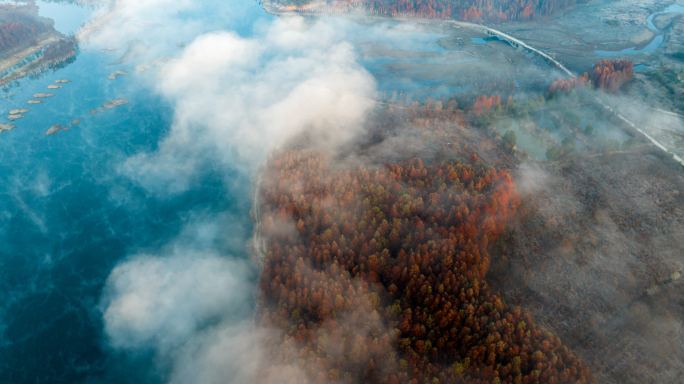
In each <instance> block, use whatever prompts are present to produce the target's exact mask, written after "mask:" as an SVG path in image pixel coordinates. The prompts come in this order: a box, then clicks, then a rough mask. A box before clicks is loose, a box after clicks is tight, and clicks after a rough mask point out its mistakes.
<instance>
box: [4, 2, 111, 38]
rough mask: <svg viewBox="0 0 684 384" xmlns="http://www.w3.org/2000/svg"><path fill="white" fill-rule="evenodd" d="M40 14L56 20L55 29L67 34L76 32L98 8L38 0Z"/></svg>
mask: <svg viewBox="0 0 684 384" xmlns="http://www.w3.org/2000/svg"><path fill="white" fill-rule="evenodd" d="M6 3H17V2H16V1H10V0H0V4H6ZM36 5H37V6H38V8H39V9H38V15H39V16H42V17H46V18H48V19H52V20H54V21H55V29H56V30H57V31H59V32H61V33H63V34H65V35H70V34H72V33H75V32H76V31H77V30H78V29H79V28H80V27H81V25H83V23H85V22H86V21H88V20H89V18H90V16H91V15H92V14H93V12H95V11H97V9H98V8H93V7H88V6H84V5H79V4H74V3H65V2H59V3H55V2H47V1H43V0H36Z"/></svg>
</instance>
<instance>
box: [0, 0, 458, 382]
mask: <svg viewBox="0 0 684 384" xmlns="http://www.w3.org/2000/svg"><path fill="white" fill-rule="evenodd" d="M38 5H39V6H40V7H41V10H40V15H41V16H44V17H50V18H53V19H54V20H55V26H56V28H57V29H58V30H59V31H61V32H62V33H65V34H69V33H73V32H75V31H76V30H77V29H78V28H79V26H80V25H81V24H82V23H83V22H84V21H85V20H86V19H87V18H88V16H90V15H93V14H95V13H98V12H100V13H101V12H102V9H90V8H82V7H78V6H75V5H69V4H67V5H64V4H62V3H44V2H38ZM138 16H139V20H134V21H131V22H130V23H144V22H145V21H146V20H145V19H146V17H148V16H149V17H151V18H153V20H150V25H151V26H150V27H149V28H161V30H162V31H163V33H162V34H166V35H167V36H168V38H167V40H166V41H162V42H160V41H145V38H146V36H145V35H144V33H143V34H142V35H141V36H140V39H141V40H143V42H145V43H146V44H147V45H148V46H151V47H152V48H151V49H150V52H149V53H148V54H146V55H145V56H142V57H138V58H137V59H136V60H133V61H130V62H127V63H125V64H121V65H109V64H110V63H112V62H113V61H115V60H116V59H117V58H119V57H120V56H121V55H122V54H123V53H124V51H125V50H126V46H125V44H124V45H122V46H118V47H116V48H117V50H112V51H105V52H102V50H104V49H105V48H108V47H106V46H103V45H98V43H97V41H98V39H97V36H96V37H95V38H93V39H92V40H88V41H86V42H85V43H82V44H81V45H80V46H79V49H80V51H79V54H78V56H77V57H76V60H75V62H73V63H72V64H70V65H67V66H66V67H64V68H61V69H57V70H49V71H47V72H45V73H43V74H42V75H41V76H39V77H38V78H32V79H29V78H26V79H21V80H19V81H17V82H15V83H12V84H10V85H9V86H8V87H6V89H5V90H4V91H2V92H0V96H2V99H0V113H2V115H1V116H2V117H0V119H2V120H4V121H2V122H3V123H9V122H10V121H8V120H6V116H7V113H8V111H9V110H11V109H15V108H28V109H30V112H28V113H25V114H24V115H25V116H26V117H24V118H22V119H19V120H17V121H15V122H14V124H15V125H16V126H17V128H15V129H13V130H11V131H6V132H3V133H2V134H1V135H0V244H2V247H0V382H2V383H4V382H8V383H65V382H67V383H134V382H135V383H157V382H162V381H164V377H165V374H166V373H167V372H164V371H163V369H161V370H160V369H159V367H158V366H157V365H155V358H154V355H153V353H152V352H149V353H148V352H145V351H137V352H135V353H127V352H125V351H117V350H114V349H112V348H111V347H109V346H108V345H109V344H108V342H107V337H106V334H105V332H104V328H103V327H104V325H103V320H102V309H101V308H100V307H99V305H100V304H99V303H100V298H101V296H102V292H103V288H104V286H105V282H106V279H107V277H108V276H109V275H110V273H111V272H112V270H113V268H115V266H116V265H118V264H119V263H120V262H122V260H125V259H126V258H127V257H129V256H130V255H135V254H140V253H145V252H152V253H154V252H155V251H156V250H158V249H160V248H162V247H164V246H165V245H166V244H168V243H169V242H170V241H172V240H174V239H178V238H179V236H182V235H183V231H184V228H186V227H187V226H188V225H189V224H191V223H192V222H196V221H202V220H206V221H209V222H212V223H214V224H216V225H217V226H218V227H219V228H223V227H225V228H236V227H238V228H241V230H239V231H237V233H235V232H233V233H232V234H230V235H224V234H221V233H219V234H218V235H214V236H213V237H212V238H210V239H209V240H206V239H205V240H206V241H203V242H201V244H196V246H197V247H200V248H201V247H205V248H210V249H211V250H212V251H213V252H217V253H219V254H232V255H236V256H237V257H242V258H246V257H247V251H246V246H245V243H246V241H247V239H248V237H249V234H250V233H251V226H252V223H251V219H250V216H249V211H250V208H251V205H250V195H249V192H250V188H251V185H250V183H251V175H250V173H249V171H246V170H245V168H244V167H238V166H237V165H236V166H235V167H231V166H225V165H223V164H221V165H216V166H211V165H210V166H205V167H202V168H201V169H200V170H198V171H197V174H196V175H194V178H193V184H192V188H189V189H187V190H186V191H184V192H181V193H171V194H165V193H157V192H155V191H154V190H150V189H149V188H147V189H146V188H144V187H143V186H141V185H140V184H139V183H138V182H136V181H135V180H132V179H131V178H130V177H129V176H127V175H126V174H125V173H124V172H121V167H122V164H124V163H125V162H126V160H127V159H129V158H130V157H132V156H135V155H137V154H140V153H150V152H154V151H155V150H156V149H157V148H158V145H159V143H160V141H161V140H162V139H163V138H164V137H165V136H166V135H167V134H168V133H169V130H170V126H171V124H172V123H173V121H174V106H173V104H172V102H170V101H169V100H167V99H165V98H164V97H163V96H161V95H160V94H159V93H158V92H156V91H155V81H154V77H155V73H156V71H158V70H159V69H157V68H153V69H151V70H150V71H148V72H145V73H137V72H136V71H135V70H134V66H135V65H138V64H142V63H145V62H150V60H152V59H154V58H155V57H159V56H175V57H177V56H179V55H180V53H181V51H182V45H181V44H178V43H180V42H184V43H186V44H189V43H191V42H192V41H193V40H194V39H195V38H196V37H197V36H199V35H201V34H203V33H208V32H213V31H217V30H228V31H235V32H236V33H237V34H239V35H240V36H242V37H250V36H251V35H252V34H253V33H254V28H255V26H259V25H264V24H268V23H270V22H272V21H273V20H274V18H275V17H274V16H272V15H269V14H267V13H266V12H264V10H263V9H262V8H261V6H260V5H259V4H258V3H256V2H252V1H249V0H245V1H229V2H224V1H208V0H205V1H197V2H195V4H194V6H193V7H191V8H189V9H183V10H179V11H178V12H177V13H176V14H175V15H174V18H173V21H172V22H175V23H177V25H174V24H167V25H163V24H162V25H159V20H158V18H155V17H154V16H155V15H138ZM172 22H169V23H172ZM334 22H335V23H338V25H339V26H342V27H344V26H347V27H346V28H343V30H345V31H347V33H348V35H347V36H345V38H346V39H347V40H349V41H351V42H352V43H353V44H354V46H355V50H356V51H357V52H359V57H358V58H357V60H358V62H359V63H360V64H361V65H363V66H364V67H365V68H366V69H367V70H368V71H369V72H370V73H372V74H374V75H376V76H377V77H376V79H377V80H376V81H377V87H378V92H387V93H390V92H393V91H398V90H400V91H403V92H405V93H407V92H408V93H411V92H414V93H416V94H417V95H418V96H416V98H423V97H425V93H421V92H422V90H424V89H426V88H431V89H433V90H436V91H437V92H442V93H443V92H448V91H449V89H439V87H438V85H439V83H440V82H439V81H421V80H415V79H412V78H410V77H407V76H404V75H405V74H402V73H389V72H388V71H387V69H386V66H385V65H386V64H388V63H392V62H398V61H400V60H402V59H398V58H391V57H382V56H367V55H361V54H360V53H361V52H362V48H360V47H362V45H363V43H364V42H368V40H369V36H373V37H372V39H373V41H372V42H373V43H381V44H382V45H384V46H385V47H387V48H389V49H404V50H413V51H429V52H444V49H443V48H442V47H441V46H439V45H438V44H437V40H438V39H439V38H441V37H443V35H440V34H435V33H423V32H421V31H412V30H411V28H414V27H413V26H408V27H406V28H408V29H406V28H404V29H402V28H403V27H402V26H401V25H400V24H398V23H378V24H373V25H368V24H366V25H353V28H349V25H351V24H352V23H353V21H349V20H344V19H335V21H334ZM155 23H156V24H155ZM185 25H192V26H193V28H183V26H185ZM156 31H158V30H156ZM189 31H190V32H189ZM156 35H157V36H159V33H156ZM179 45H180V46H179ZM425 60H434V59H425ZM116 70H122V71H126V72H129V73H130V74H131V75H130V76H120V77H119V78H117V79H116V80H109V79H107V75H109V74H110V73H112V72H114V71H116ZM456 75H457V74H455V76H456ZM57 79H70V80H71V82H70V83H66V84H62V85H63V88H61V89H55V90H48V89H47V86H48V85H50V84H53V83H54V81H55V80H57ZM436 86H437V87H436ZM432 87H436V88H432ZM47 92H50V93H55V96H54V97H51V98H47V99H44V100H45V103H43V104H37V105H27V104H26V102H27V101H28V100H31V99H32V96H33V95H34V94H36V93H47ZM124 96H125V97H126V98H127V99H128V100H129V103H128V104H125V105H122V106H119V107H117V108H114V109H110V110H106V111H104V112H101V113H96V114H90V111H91V110H92V109H101V107H100V106H101V105H102V104H103V103H105V102H106V101H107V100H110V99H114V98H119V97H124ZM76 119H80V120H81V122H80V123H79V124H77V125H73V126H72V122H73V121H74V120H76ZM58 123H61V124H62V125H63V126H64V127H66V126H71V129H69V130H67V131H60V132H58V133H57V134H55V135H50V136H46V135H45V134H44V133H45V132H46V131H47V130H48V128H50V127H51V126H52V125H53V124H58ZM231 237H232V238H231ZM236 238H237V239H236ZM188 241H192V240H188ZM245 316H246V317H249V316H251V314H249V313H247V314H245Z"/></svg>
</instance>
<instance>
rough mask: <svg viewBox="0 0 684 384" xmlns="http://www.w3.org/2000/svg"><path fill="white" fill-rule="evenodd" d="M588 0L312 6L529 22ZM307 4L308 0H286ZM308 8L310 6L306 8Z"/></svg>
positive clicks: (418, 0)
mask: <svg viewBox="0 0 684 384" xmlns="http://www.w3.org/2000/svg"><path fill="white" fill-rule="evenodd" d="M587 2H588V1H587V0H568V1H556V0H550V1H541V0H529V1H522V0H518V1H516V0H494V1H487V2H483V1H476V0H457V1H453V0H427V1H424V0H390V1H379V0H369V1H349V2H346V1H345V2H339V1H327V2H326V3H325V5H324V6H320V5H318V4H316V5H312V6H311V8H310V9H314V10H318V9H319V8H321V9H322V10H327V9H334V10H343V11H351V10H357V9H358V10H363V11H367V12H371V13H376V14H382V15H386V16H403V17H421V18H454V19H457V20H462V21H470V22H476V23H502V22H506V21H529V20H534V19H535V18H536V17H537V16H547V15H551V14H553V13H555V12H557V11H560V10H563V9H566V8H568V7H571V6H574V5H576V4H585V3H587ZM283 3H285V4H295V5H296V6H298V7H306V6H307V5H309V4H310V3H311V1H309V0H295V1H285V2H283ZM307 9H308V8H307Z"/></svg>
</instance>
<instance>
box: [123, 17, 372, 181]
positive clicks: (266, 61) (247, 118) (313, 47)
mask: <svg viewBox="0 0 684 384" xmlns="http://www.w3.org/2000/svg"><path fill="white" fill-rule="evenodd" d="M339 35H340V34H339V33H336V31H335V30H334V28H333V27H331V26H329V25H327V24H324V23H320V22H317V23H315V24H313V25H307V23H306V22H305V21H304V20H303V19H302V18H283V19H277V20H276V21H274V22H273V23H272V24H271V25H270V26H267V27H263V28H261V29H260V30H258V31H256V32H255V36H254V37H253V38H249V39H246V38H243V37H240V36H238V35H237V34H235V33H233V32H216V33H211V34H206V35H203V36H201V37H199V38H197V39H196V40H195V41H194V42H193V43H192V44H191V45H189V46H188V47H187V48H186V50H185V51H184V53H183V55H182V56H181V57H180V59H179V60H177V61H176V62H174V63H173V64H171V65H169V66H168V68H167V70H166V71H165V78H164V79H163V80H162V82H161V84H160V85H159V91H160V92H161V94H162V95H164V96H166V97H167V98H168V99H169V100H171V101H172V103H173V104H174V105H175V118H174V123H173V126H172V127H171V131H170V132H169V134H168V136H167V137H166V138H165V139H163V140H162V141H161V142H160V144H159V149H158V150H157V151H156V152H154V153H143V154H139V155H137V156H134V157H132V158H130V159H128V161H126V163H125V164H124V165H123V166H122V168H121V169H122V171H123V172H125V173H126V174H127V175H129V176H131V177H132V178H134V179H135V180H137V181H138V182H140V183H141V184H142V185H144V186H146V187H147V188H149V189H152V190H156V191H157V192H161V191H167V192H171V193H174V192H182V191H184V190H186V189H187V188H189V186H190V184H191V182H192V179H193V176H194V174H195V171H196V170H197V168H198V167H201V166H203V165H205V164H207V162H209V161H211V162H212V163H213V162H218V163H220V164H227V165H231V166H234V165H235V163H236V162H238V163H240V165H241V166H242V167H245V168H248V169H249V168H252V167H254V166H256V165H258V164H259V163H260V162H261V161H262V159H263V158H264V157H265V155H267V154H268V153H269V152H270V151H271V150H273V148H274V147H276V146H277V145H278V144H279V143H281V142H282V141H283V140H285V139H287V138H291V137H293V136H294V135H297V134H299V133H302V132H305V131H307V132H309V131H310V132H315V133H316V136H317V137H318V139H319V142H322V143H324V144H326V145H328V147H329V148H332V147H334V146H336V145H339V144H340V143H342V142H344V141H346V140H348V139H350V138H351V137H352V136H353V135H354V134H355V133H357V132H359V130H361V129H362V126H363V119H364V116H365V114H366V112H367V110H368V108H369V107H370V106H371V105H372V103H371V102H370V101H369V98H370V97H371V96H372V95H373V94H374V92H375V81H374V79H373V77H372V76H371V74H370V73H368V72H367V71H366V70H365V69H364V68H363V67H362V66H360V65H359V64H358V63H357V62H356V60H355V55H354V52H353V47H352V46H351V45H350V44H348V43H345V42H344V41H342V39H341V38H340V37H339Z"/></svg>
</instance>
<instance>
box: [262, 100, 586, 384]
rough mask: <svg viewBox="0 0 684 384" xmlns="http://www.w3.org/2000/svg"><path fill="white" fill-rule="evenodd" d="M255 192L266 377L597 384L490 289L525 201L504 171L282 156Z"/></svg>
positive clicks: (476, 164) (475, 163) (472, 162)
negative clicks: (502, 244) (501, 242)
mask: <svg viewBox="0 0 684 384" xmlns="http://www.w3.org/2000/svg"><path fill="white" fill-rule="evenodd" d="M488 101H489V100H488ZM261 191H262V200H261V206H262V208H263V212H264V213H263V216H262V217H261V232H262V234H263V236H264V237H265V238H266V239H267V244H268V246H267V252H266V255H265V259H264V260H263V262H264V269H263V273H262V276H261V282H260V298H259V308H260V310H259V313H258V318H257V322H258V323H259V325H260V326H262V327H265V328H267V329H274V330H276V332H275V333H274V334H272V335H271V336H270V338H269V339H268V340H266V341H265V347H266V356H265V359H264V360H263V361H264V362H265V363H264V364H265V366H262V367H260V369H259V373H258V374H259V376H260V380H259V382H264V383H266V382H271V381H269V380H270V379H273V378H277V379H278V381H279V382H293V383H294V382H304V381H305V380H308V382H317V383H318V382H332V383H392V384H397V383H431V384H437V383H481V384H485V383H487V384H494V383H588V382H594V381H593V379H592V377H591V376H590V374H589V372H588V370H587V369H586V368H585V367H584V365H583V364H582V362H581V361H579V359H578V358H577V357H575V356H574V355H573V354H572V353H571V352H570V351H569V350H568V349H567V348H566V347H564V346H563V345H562V344H561V342H560V340H559V339H558V338H556V337H554V336H553V335H552V334H550V333H548V332H546V331H544V330H543V329H540V328H539V327H537V326H536V325H535V324H534V322H533V321H532V319H531V318H530V315H529V314H528V313H525V312H523V311H521V310H520V309H519V308H517V307H515V306H510V305H508V304H507V303H505V302H504V301H503V300H501V298H500V296H499V295H498V294H497V293H495V292H492V291H491V290H490V289H489V286H488V285H487V283H486V281H485V274H486V273H487V270H488V268H489V265H490V256H489V245H490V244H492V243H493V241H494V239H496V238H497V237H498V236H499V234H500V233H501V232H502V231H503V229H504V226H505V224H506V222H507V221H508V220H509V219H510V218H511V217H512V216H513V215H514V214H515V211H516V209H517V207H518V205H519V202H520V198H519V195H518V193H517V191H516V188H515V186H514V183H513V181H512V179H511V177H510V175H509V174H507V173H506V172H504V171H501V170H497V169H495V168H493V167H491V166H488V165H487V164H485V163H483V162H482V161H480V160H478V158H477V156H474V155H473V156H471V157H470V159H469V160H468V161H465V162H463V161H444V162H438V163H434V164H430V165H426V164H424V163H423V162H422V161H421V160H420V159H418V158H415V159H413V160H410V161H408V162H400V163H397V164H386V165H385V166H384V167H379V168H371V169H367V168H365V167H363V166H357V167H354V166H349V167H344V166H341V165H339V164H333V163H332V162H331V161H330V159H328V158H327V157H326V156H325V155H324V154H322V153H321V152H317V151H306V150H288V151H285V152H284V153H282V154H280V155H278V156H277V157H275V158H272V159H271V161H270V162H269V168H268V173H267V177H266V181H265V183H264V185H263V186H262V188H261ZM288 380H289V381H288Z"/></svg>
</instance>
